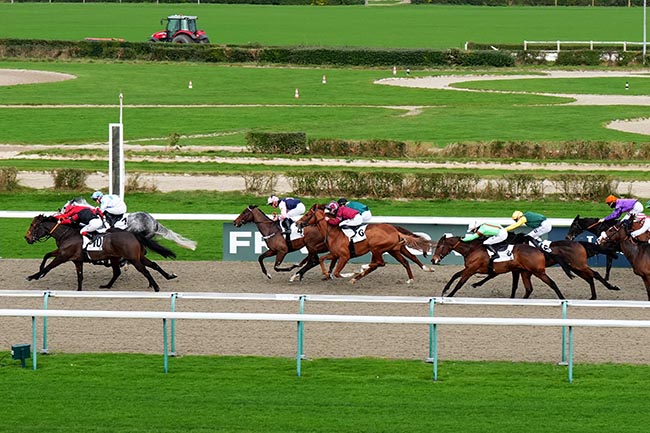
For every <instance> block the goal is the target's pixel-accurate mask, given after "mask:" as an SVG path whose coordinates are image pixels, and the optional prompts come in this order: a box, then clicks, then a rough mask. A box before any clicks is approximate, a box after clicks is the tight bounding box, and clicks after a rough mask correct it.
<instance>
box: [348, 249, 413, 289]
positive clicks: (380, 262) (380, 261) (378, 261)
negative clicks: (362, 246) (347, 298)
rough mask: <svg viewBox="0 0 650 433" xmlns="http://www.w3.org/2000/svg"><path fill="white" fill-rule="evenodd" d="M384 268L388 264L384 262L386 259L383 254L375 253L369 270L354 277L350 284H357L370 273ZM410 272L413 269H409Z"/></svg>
mask: <svg viewBox="0 0 650 433" xmlns="http://www.w3.org/2000/svg"><path fill="white" fill-rule="evenodd" d="M400 257H401V255H400ZM395 258H397V257H395ZM402 260H404V257H402ZM404 261H406V260H404ZM382 266H386V262H385V261H384V258H383V257H382V255H381V253H373V254H372V261H371V262H370V265H369V266H368V268H366V269H364V270H363V272H361V273H360V274H357V275H355V276H354V277H352V279H351V280H350V284H354V283H356V282H357V281H358V280H360V279H361V278H363V277H365V276H366V275H368V274H369V273H371V272H373V271H375V270H376V269H377V268H380V267H382ZM406 266H408V263H406ZM410 270H411V269H410V267H409V271H410ZM412 276H413V274H412V273H411V277H412Z"/></svg>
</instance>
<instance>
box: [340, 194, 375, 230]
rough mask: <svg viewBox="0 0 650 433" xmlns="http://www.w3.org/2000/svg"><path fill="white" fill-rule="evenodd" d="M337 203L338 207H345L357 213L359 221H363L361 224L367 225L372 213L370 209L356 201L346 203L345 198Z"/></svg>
mask: <svg viewBox="0 0 650 433" xmlns="http://www.w3.org/2000/svg"><path fill="white" fill-rule="evenodd" d="M337 203H338V205H339V206H347V207H349V208H351V209H354V210H356V211H357V212H359V213H360V214H361V219H362V220H363V221H362V223H363V224H368V223H369V222H370V220H371V219H372V213H371V212H370V208H369V207H368V206H366V205H365V204H363V203H359V202H358V201H348V199H346V198H340V199H338V201H337Z"/></svg>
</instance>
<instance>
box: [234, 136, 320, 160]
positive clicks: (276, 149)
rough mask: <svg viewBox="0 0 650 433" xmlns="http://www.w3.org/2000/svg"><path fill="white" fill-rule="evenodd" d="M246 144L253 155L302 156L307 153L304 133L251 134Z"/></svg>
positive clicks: (247, 137)
mask: <svg viewBox="0 0 650 433" xmlns="http://www.w3.org/2000/svg"><path fill="white" fill-rule="evenodd" d="M246 142H247V143H248V150H249V151H250V152H252V153H271V154H288V155H300V154H304V153H306V152H307V134H305V133H304V132H249V133H248V134H246Z"/></svg>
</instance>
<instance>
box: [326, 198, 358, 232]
mask: <svg viewBox="0 0 650 433" xmlns="http://www.w3.org/2000/svg"><path fill="white" fill-rule="evenodd" d="M325 214H326V216H325V221H327V223H328V224H331V225H333V226H336V225H338V226H339V227H341V228H351V229H352V230H354V231H355V233H356V231H357V230H356V229H357V228H359V226H360V225H361V224H363V218H362V217H361V214H360V213H359V211H357V210H355V209H352V208H351V207H347V206H339V204H338V203H337V202H335V201H333V202H331V203H330V204H328V205H327V206H326V207H325ZM330 215H331V216H330Z"/></svg>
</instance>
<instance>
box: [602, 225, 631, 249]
mask: <svg viewBox="0 0 650 433" xmlns="http://www.w3.org/2000/svg"><path fill="white" fill-rule="evenodd" d="M628 236H629V229H628V226H627V225H626V224H625V223H624V222H619V223H616V224H614V225H613V226H611V227H610V228H608V229H607V230H605V231H604V232H602V233H601V235H600V237H599V238H598V244H604V243H607V242H610V243H616V242H621V241H623V240H625V239H627V238H628Z"/></svg>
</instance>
